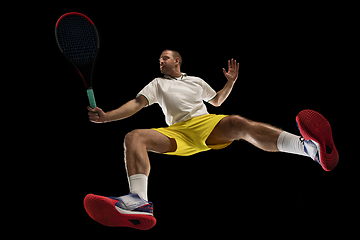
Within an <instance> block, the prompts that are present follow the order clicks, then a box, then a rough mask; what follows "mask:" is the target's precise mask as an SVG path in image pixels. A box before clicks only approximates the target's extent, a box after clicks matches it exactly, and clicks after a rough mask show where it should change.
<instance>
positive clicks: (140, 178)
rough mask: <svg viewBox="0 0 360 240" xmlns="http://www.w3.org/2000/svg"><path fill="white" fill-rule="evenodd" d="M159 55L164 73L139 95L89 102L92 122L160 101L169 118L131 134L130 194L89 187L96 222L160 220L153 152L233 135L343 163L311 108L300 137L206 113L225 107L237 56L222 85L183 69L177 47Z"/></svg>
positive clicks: (224, 140)
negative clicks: (109, 104)
mask: <svg viewBox="0 0 360 240" xmlns="http://www.w3.org/2000/svg"><path fill="white" fill-rule="evenodd" d="M159 61H160V71H161V73H162V74H164V77H161V78H155V79H154V80H153V81H151V82H150V83H149V84H148V85H147V86H145V87H144V88H143V89H142V90H141V91H140V92H139V93H138V94H137V96H136V98H135V99H133V100H131V101H129V102H127V103H125V104H124V105H122V106H121V107H120V108H118V109H115V110H113V111H110V112H106V113H105V112H104V111H103V110H101V109H100V108H98V107H96V108H94V109H92V108H90V107H88V110H89V113H88V114H89V118H90V121H92V122H95V123H105V122H111V121H116V120H121V119H124V118H127V117H130V116H132V115H134V114H135V113H137V112H138V111H140V110H141V109H142V108H144V107H146V106H150V105H152V104H154V103H158V104H159V105H160V107H161V108H162V111H163V113H164V115H165V120H166V123H167V124H168V127H164V128H153V129H137V130H134V131H132V132H130V133H128V134H127V135H126V136H125V140H124V148H125V165H126V170H127V174H128V181H129V186H130V194H128V195H125V196H122V197H103V196H99V195H94V194H88V195H87V196H86V197H85V199H84V206H85V209H86V211H87V213H88V214H89V216H90V217H91V218H92V219H94V220H95V221H97V222H99V223H101V224H103V225H106V226H123V227H132V228H137V229H142V230H145V229H150V228H152V227H153V226H154V225H155V223H156V220H155V218H154V216H153V204H152V203H151V202H149V201H148V197H147V184H148V176H149V173H150V161H149V157H148V154H147V152H148V151H152V152H156V153H161V154H168V155H179V156H189V155H193V154H195V153H199V152H202V151H207V150H210V149H222V148H225V147H227V146H228V145H230V144H231V143H232V142H233V141H234V140H239V139H244V140H246V141H248V142H250V143H251V144H253V145H254V146H256V147H258V148H260V149H262V150H265V151H268V152H279V151H280V152H287V153H292V154H299V155H303V156H306V157H310V158H312V159H313V160H314V161H316V162H317V163H319V164H320V165H321V166H322V168H323V169H324V170H326V171H330V170H332V169H333V168H334V167H335V166H336V165H337V163H338V160H339V155H338V152H337V150H336V148H335V145H334V142H333V139H332V132H331V127H330V124H329V122H328V121H327V120H326V119H325V118H324V117H323V116H322V115H321V114H319V113H317V112H315V111H313V110H303V111H301V112H300V113H299V114H298V115H297V116H296V123H297V125H298V128H299V131H300V134H301V135H302V136H297V135H294V134H291V133H288V132H286V131H283V130H280V129H278V128H275V127H273V126H271V125H269V124H265V123H260V122H254V121H251V120H249V119H246V118H244V117H241V116H238V115H230V116H227V115H215V114H209V113H208V112H207V109H206V106H205V104H204V101H205V102H208V103H210V104H212V105H214V106H216V107H219V106H221V104H222V103H223V102H224V101H225V100H226V98H227V97H228V96H229V94H230V92H231V90H232V89H233V87H234V84H235V82H236V80H237V78H238V74H239V64H238V63H236V60H233V59H231V60H229V61H228V71H226V70H225V69H224V68H223V72H224V75H225V77H226V79H227V82H226V84H225V86H224V88H223V89H222V90H220V91H218V92H215V91H214V90H213V89H212V88H211V87H210V86H209V85H208V84H207V83H206V82H205V81H204V80H202V79H201V78H198V77H193V76H188V75H187V74H186V73H182V72H181V71H180V67H181V64H182V58H181V56H180V54H179V53H178V52H177V51H173V50H165V51H163V52H162V53H161V56H160V60H159Z"/></svg>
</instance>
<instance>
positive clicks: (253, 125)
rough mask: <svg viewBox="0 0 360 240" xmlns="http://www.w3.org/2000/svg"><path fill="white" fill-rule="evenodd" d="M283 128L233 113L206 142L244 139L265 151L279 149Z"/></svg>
mask: <svg viewBox="0 0 360 240" xmlns="http://www.w3.org/2000/svg"><path fill="white" fill-rule="evenodd" d="M281 132H282V130H280V129H278V128H275V127H273V126H271V125H268V124H265V123H259V122H254V121H251V120H248V119H246V118H243V117H240V116H237V115H231V116H228V117H225V118H223V119H222V120H221V121H220V122H219V123H218V125H217V126H216V127H215V128H214V130H213V131H212V133H211V134H210V135H209V137H208V139H207V140H206V144H209V145H215V144H223V143H227V142H230V141H234V140H240V139H244V140H246V141H248V142H250V143H251V144H253V145H255V146H256V147H258V148H260V149H263V150H265V151H279V149H278V148H277V139H278V138H279V135H280V133H281Z"/></svg>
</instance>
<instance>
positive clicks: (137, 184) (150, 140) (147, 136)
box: [124, 129, 177, 200]
mask: <svg viewBox="0 0 360 240" xmlns="http://www.w3.org/2000/svg"><path fill="white" fill-rule="evenodd" d="M176 147H177V146H176V141H175V140H174V139H171V138H168V137H167V136H165V135H163V134H161V133H159V132H157V131H155V130H151V129H138V130H134V131H132V132H130V133H128V134H127V135H126V136H125V140H124V148H125V164H126V170H127V174H128V179H129V185H130V192H132V193H137V194H139V195H140V197H142V198H143V199H145V200H147V180H148V176H149V173H150V161H149V156H148V153H147V152H148V151H152V152H157V153H165V152H174V151H176Z"/></svg>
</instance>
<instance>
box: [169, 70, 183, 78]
mask: <svg viewBox="0 0 360 240" xmlns="http://www.w3.org/2000/svg"><path fill="white" fill-rule="evenodd" d="M167 75H168V76H170V77H173V78H179V77H181V76H182V75H183V74H182V73H181V71H180V70H179V71H176V72H174V73H171V74H167Z"/></svg>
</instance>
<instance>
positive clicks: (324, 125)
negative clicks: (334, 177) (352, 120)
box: [296, 109, 339, 171]
mask: <svg viewBox="0 0 360 240" xmlns="http://www.w3.org/2000/svg"><path fill="white" fill-rule="evenodd" d="M296 122H297V124H298V127H299V130H300V133H301V135H302V136H303V138H304V139H305V140H312V141H315V142H317V143H318V144H319V146H320V162H321V166H322V168H323V169H324V170H325V171H331V170H333V169H334V168H335V167H336V165H337V164H338V162H339V154H338V151H337V150H336V148H335V144H334V141H333V137H332V131H331V126H330V123H329V122H328V121H327V120H326V119H325V118H324V117H323V116H322V115H321V114H320V113H318V112H315V111H313V110H309V109H307V110H303V111H301V112H300V113H299V114H298V115H297V116H296Z"/></svg>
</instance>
